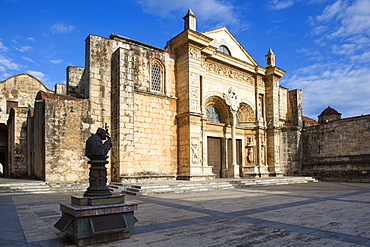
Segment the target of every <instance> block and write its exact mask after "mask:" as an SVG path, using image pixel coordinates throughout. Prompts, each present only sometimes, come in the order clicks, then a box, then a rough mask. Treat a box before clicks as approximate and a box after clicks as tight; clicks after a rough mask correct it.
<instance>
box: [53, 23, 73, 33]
mask: <svg viewBox="0 0 370 247" xmlns="http://www.w3.org/2000/svg"><path fill="white" fill-rule="evenodd" d="M74 29H75V27H74V26H72V25H67V24H64V23H63V22H57V23H55V24H54V25H53V26H51V28H50V30H51V32H52V33H54V34H58V33H69V32H72V31H73V30H74Z"/></svg>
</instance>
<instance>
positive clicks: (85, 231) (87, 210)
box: [54, 195, 137, 246]
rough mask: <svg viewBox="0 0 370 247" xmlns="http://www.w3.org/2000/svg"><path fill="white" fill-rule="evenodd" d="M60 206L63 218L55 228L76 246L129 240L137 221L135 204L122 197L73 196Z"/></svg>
mask: <svg viewBox="0 0 370 247" xmlns="http://www.w3.org/2000/svg"><path fill="white" fill-rule="evenodd" d="M71 202H72V203H60V210H61V211H62V217H61V218H60V219H59V220H58V222H57V223H56V224H55V225H54V227H55V228H57V229H58V230H60V231H62V232H64V233H66V235H67V236H68V237H69V238H70V239H71V240H72V241H73V242H74V243H75V244H76V245H77V246H85V245H91V244H98V243H106V242H110V241H117V240H121V239H126V238H129V237H130V232H131V231H132V230H133V229H134V224H135V223H136V222H137V220H136V218H135V216H134V211H135V210H137V203H130V202H126V203H125V202H124V195H112V196H105V197H83V196H72V197H71Z"/></svg>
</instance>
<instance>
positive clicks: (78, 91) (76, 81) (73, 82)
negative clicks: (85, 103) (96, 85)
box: [67, 66, 86, 99]
mask: <svg viewBox="0 0 370 247" xmlns="http://www.w3.org/2000/svg"><path fill="white" fill-rule="evenodd" d="M84 72H85V68H84V67H77V66H68V67H67V94H68V95H71V96H73V97H76V98H82V99H84V98H86V95H85V87H86V85H85V80H84V79H85V77H84Z"/></svg>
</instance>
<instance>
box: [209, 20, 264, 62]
mask: <svg viewBox="0 0 370 247" xmlns="http://www.w3.org/2000/svg"><path fill="white" fill-rule="evenodd" d="M202 34H203V35H205V36H208V37H210V38H212V39H213V40H212V42H211V43H210V45H211V46H214V47H216V48H219V47H220V46H222V45H224V46H226V47H227V48H228V49H229V51H230V53H231V56H232V57H235V58H237V59H239V60H242V61H245V62H247V63H249V64H253V65H258V64H257V62H256V61H255V60H254V59H253V58H252V56H251V55H250V54H249V53H248V52H247V51H246V50H245V49H244V47H243V46H242V45H241V44H240V43H239V41H238V40H237V39H236V38H235V37H234V36H233V35H232V34H231V33H230V31H229V30H228V29H227V28H226V27H222V28H218V29H214V30H211V31H206V32H203V33H202Z"/></svg>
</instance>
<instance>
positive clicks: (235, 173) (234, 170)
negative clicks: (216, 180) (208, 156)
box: [229, 111, 239, 178]
mask: <svg viewBox="0 0 370 247" xmlns="http://www.w3.org/2000/svg"><path fill="white" fill-rule="evenodd" d="M231 113H232V115H233V122H232V125H231V149H232V152H233V155H232V162H231V167H230V169H229V176H230V177H233V178H239V165H238V164H237V162H236V111H232V112H231Z"/></svg>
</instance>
